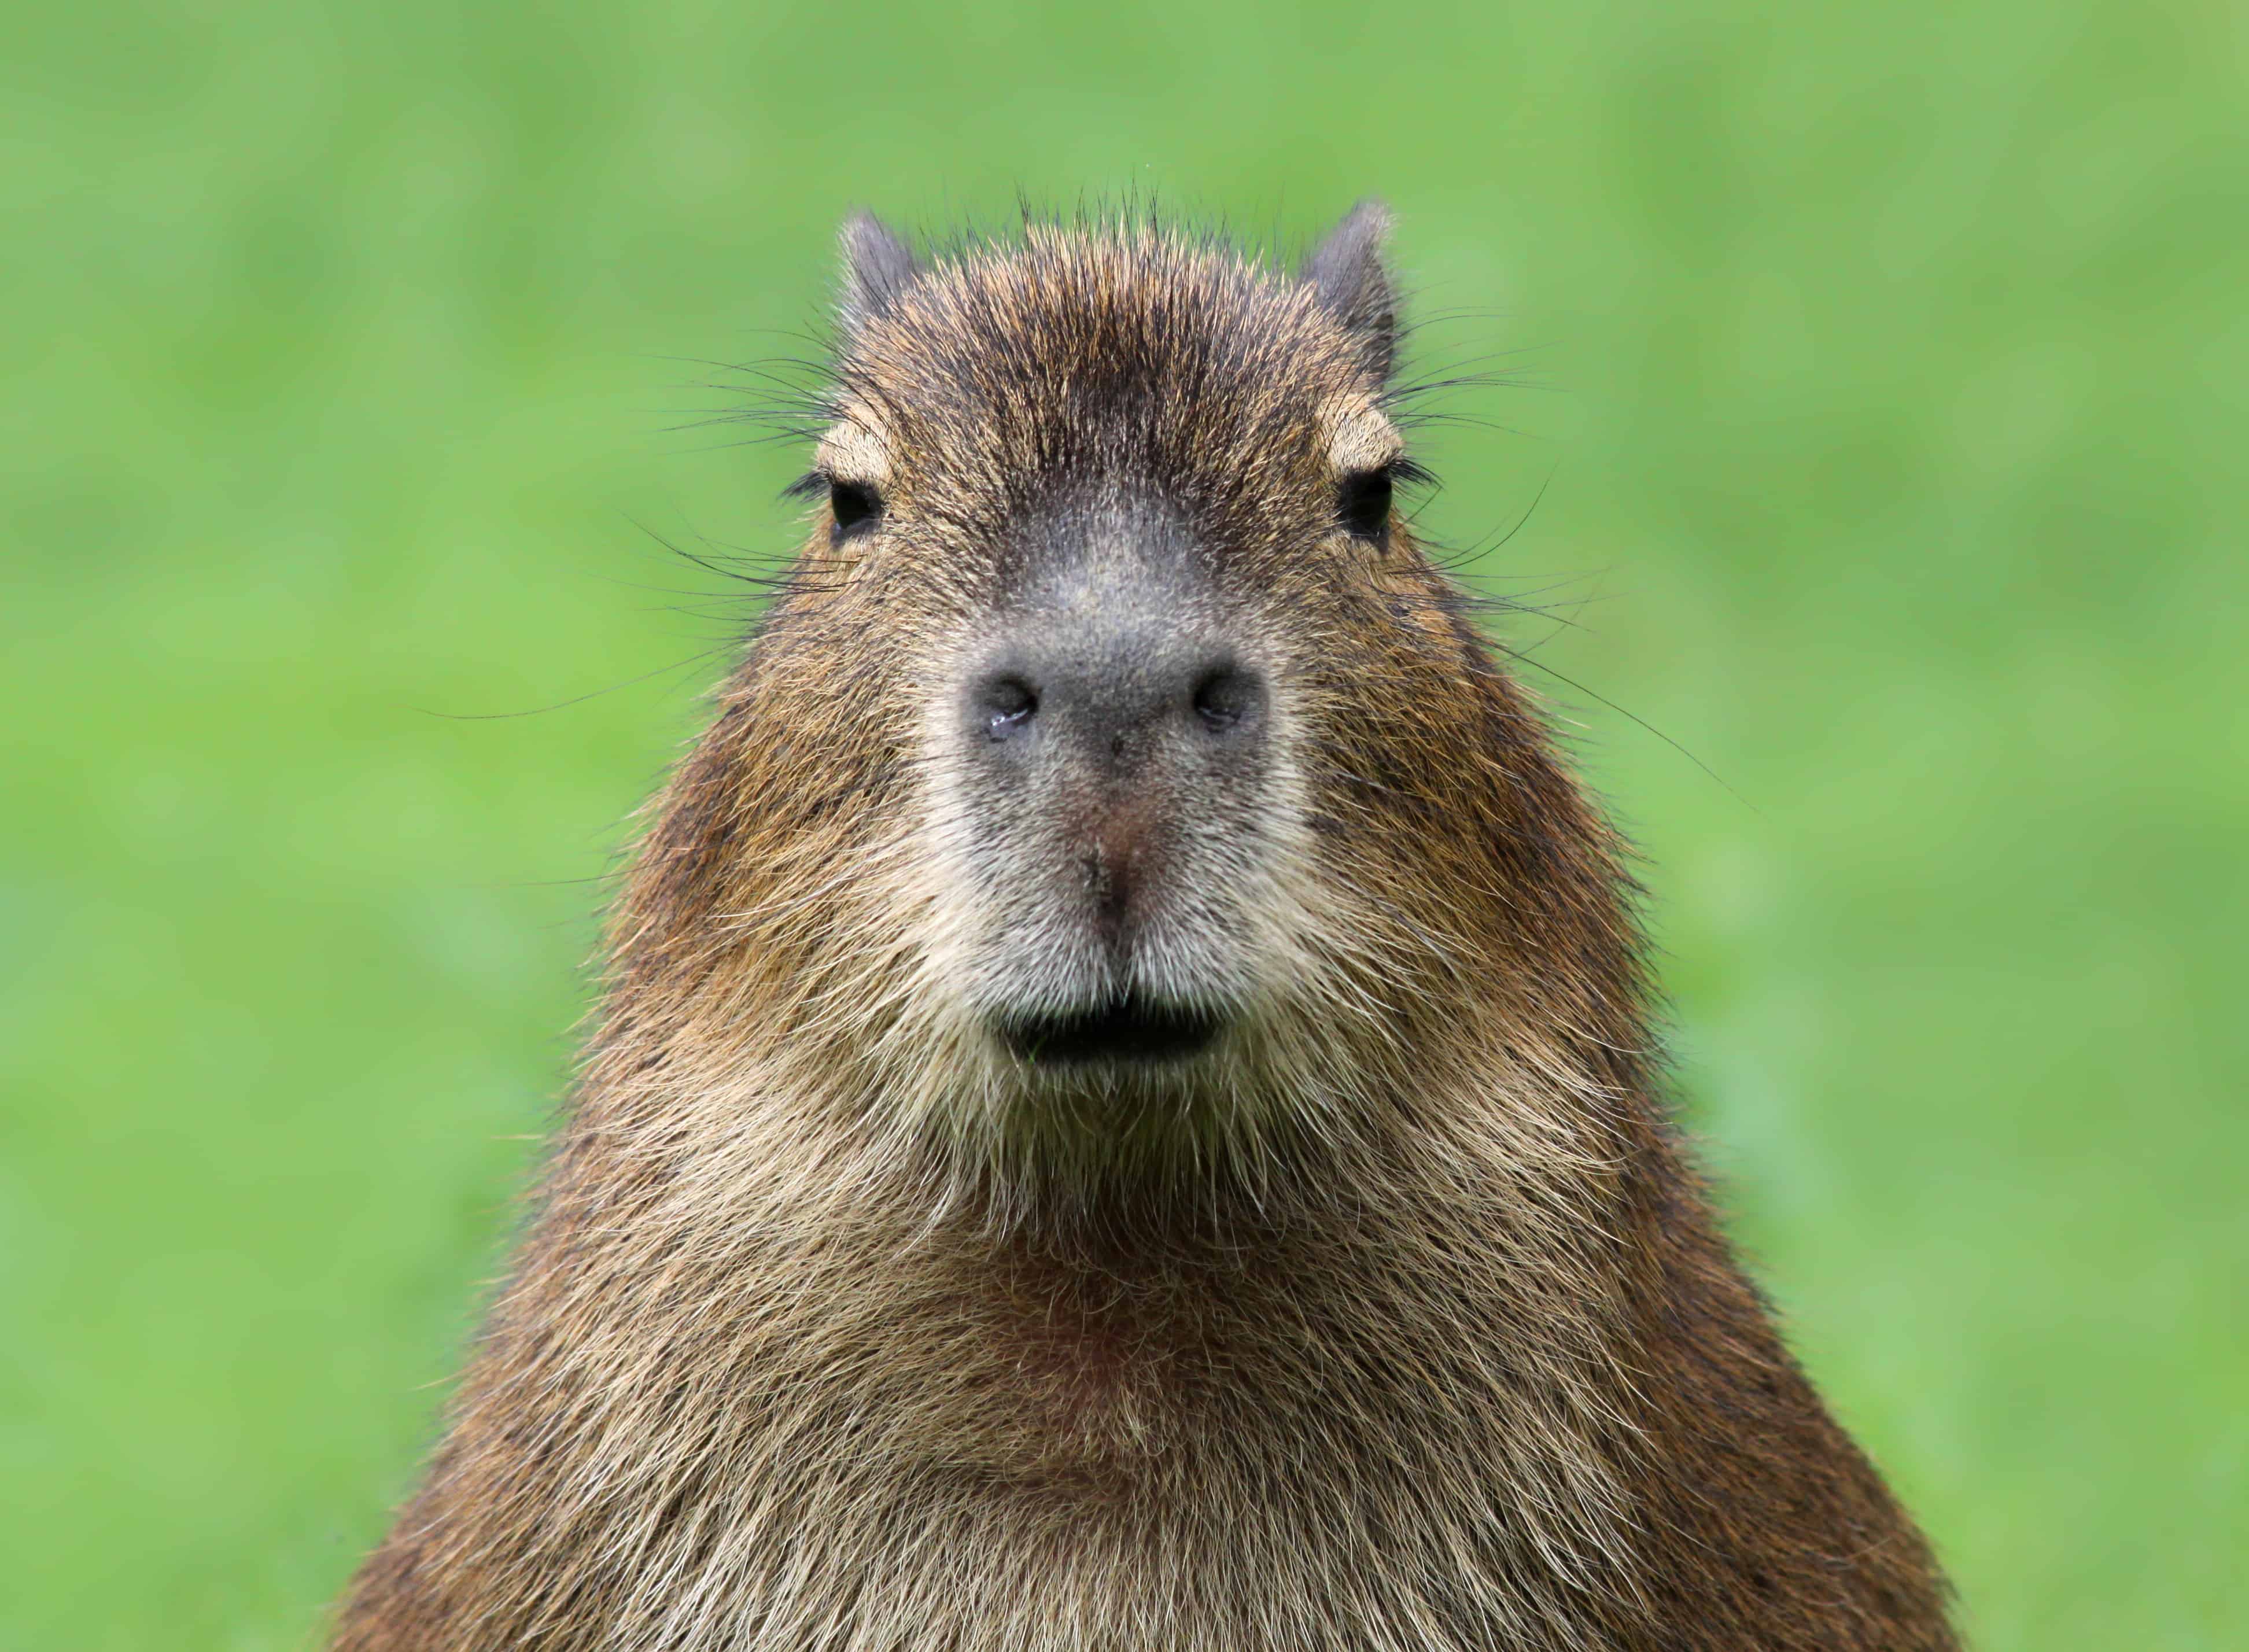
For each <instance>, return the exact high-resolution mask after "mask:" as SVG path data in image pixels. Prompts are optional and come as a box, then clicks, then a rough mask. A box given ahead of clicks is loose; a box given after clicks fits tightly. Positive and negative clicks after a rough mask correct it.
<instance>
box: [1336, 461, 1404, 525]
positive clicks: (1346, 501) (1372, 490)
mask: <svg viewBox="0 0 2249 1652" xmlns="http://www.w3.org/2000/svg"><path fill="white" fill-rule="evenodd" d="M1390 494H1391V480H1390V470H1389V467H1388V466H1387V465H1386V466H1384V467H1383V468H1382V469H1380V470H1379V471H1354V472H1351V474H1350V475H1349V476H1346V477H1345V478H1343V487H1342V490H1341V497H1340V500H1339V508H1340V511H1341V513H1342V516H1343V525H1344V527H1346V528H1348V529H1350V530H1351V534H1352V535H1353V536H1354V537H1355V538H1358V539H1363V540H1376V541H1378V542H1379V541H1380V540H1382V538H1383V537H1384V536H1385V535H1386V533H1387V532H1388V531H1389V527H1390Z"/></svg>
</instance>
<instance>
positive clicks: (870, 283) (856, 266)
mask: <svg viewBox="0 0 2249 1652" xmlns="http://www.w3.org/2000/svg"><path fill="white" fill-rule="evenodd" d="M836 238H837V240H838V242H839V243H840V244H841V245H842V247H843V293H842V296H841V298H840V299H838V300H837V304H836V312H837V320H840V321H841V322H842V323H843V331H844V332H845V333H846V334H856V333H857V332H858V331H859V330H860V329H861V328H862V327H865V326H866V325H867V323H868V322H870V321H871V320H875V319H876V318H877V317H878V316H880V315H882V314H883V313H884V312H885V311H887V310H888V309H889V308H890V307H891V305H893V304H895V303H897V302H898V294H899V293H903V292H904V291H905V290H906V288H908V287H909V286H912V285H913V282H914V279H915V278H916V277H918V276H919V275H920V274H921V265H920V264H919V263H918V261H917V260H916V259H915V258H914V251H913V248H912V247H911V245H910V244H908V243H907V242H906V240H905V238H904V237H903V236H901V235H899V234H898V233H897V231H893V230H892V229H891V227H890V226H889V225H888V224H884V222H883V221H882V220H881V219H880V218H878V217H876V216H875V215H874V214H873V213H871V212H854V213H853V214H852V215H851V216H850V217H848V218H846V219H844V220H843V233H842V234H841V235H839V236H838V237H836Z"/></svg>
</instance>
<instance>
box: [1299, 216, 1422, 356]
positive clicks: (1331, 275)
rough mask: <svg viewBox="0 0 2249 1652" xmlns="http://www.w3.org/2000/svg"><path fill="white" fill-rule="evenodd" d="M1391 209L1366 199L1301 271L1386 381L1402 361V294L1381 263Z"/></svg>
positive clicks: (1314, 251)
mask: <svg viewBox="0 0 2249 1652" xmlns="http://www.w3.org/2000/svg"><path fill="white" fill-rule="evenodd" d="M1389 238H1390V209H1389V208H1388V207H1386V206H1385V205H1383V204H1382V203H1381V202H1379V201H1373V200H1367V201H1361V202H1360V203H1358V205H1357V206H1355V207H1353V208H1351V210H1350V211H1349V212H1347V213H1345V215H1344V219H1343V222H1342V223H1340V224H1337V225H1336V226H1335V228H1334V229H1332V230H1330V231H1328V232H1327V236H1326V238H1325V239H1324V240H1322V241H1321V243H1320V244H1318V245H1317V246H1316V247H1314V248H1313V249H1312V250H1311V251H1310V252H1309V253H1307V254H1306V255H1305V257H1304V264H1303V269H1302V270H1300V271H1299V272H1298V274H1299V275H1300V276H1301V277H1302V278H1303V279H1304V280H1306V281H1308V282H1310V284H1311V286H1312V288H1313V290H1314V291H1315V292H1317V293H1318V294H1319V295H1320V302H1321V303H1323V304H1324V305H1326V306H1327V307H1328V308H1329V309H1330V310H1331V311H1333V312H1334V313H1335V314H1336V316H1337V318H1338V320H1341V321H1342V322H1343V324H1344V325H1345V327H1348V328H1350V329H1351V335H1352V337H1354V338H1355V339H1357V340H1358V347H1359V353H1360V354H1361V356H1362V357H1363V358H1364V359H1365V362H1366V368H1367V371H1368V372H1370V373H1372V375H1374V376H1375V377H1376V378H1378V379H1382V380H1387V379H1388V378H1389V376H1390V369H1391V368H1393V366H1395V365H1396V364H1397V360H1398V297H1397V293H1396V291H1395V289H1394V288H1393V286H1391V282H1390V271H1389V270H1388V268H1387V267H1386V265H1384V264H1383V262H1382V244H1383V243H1384V242H1385V241H1386V240H1388V239H1389Z"/></svg>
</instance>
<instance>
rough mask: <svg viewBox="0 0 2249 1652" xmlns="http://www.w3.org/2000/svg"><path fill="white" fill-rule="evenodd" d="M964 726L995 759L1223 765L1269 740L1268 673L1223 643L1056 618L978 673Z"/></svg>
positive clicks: (1102, 765) (1098, 765)
mask: <svg viewBox="0 0 2249 1652" xmlns="http://www.w3.org/2000/svg"><path fill="white" fill-rule="evenodd" d="M1265 723H1266V690H1265V681H1264V678H1263V677H1262V675H1261V674H1260V673H1259V672H1258V671H1255V669H1254V668H1252V667H1250V666H1248V665H1247V664H1244V663H1243V662H1242V661H1241V659H1239V658H1238V657H1236V656H1235V653H1234V651H1233V650H1230V649H1228V648H1227V647H1225V646H1224V645H1222V644H1213V643H1211V642H1209V641H1208V640H1207V639H1204V638H1200V637H1194V636H1192V635H1186V634H1182V633H1180V632H1176V631H1173V632H1168V633H1166V632H1164V631H1160V630H1156V629H1155V628H1152V627H1148V628H1135V629H1129V630H1103V629H1101V628H1097V627H1090V626H1076V627H1057V628H1055V629H1053V630H1049V631H1048V632H1047V634H1046V635H1045V636H1044V637H1040V638H1038V639H1037V640H1031V639H1028V638H1026V639H1024V640H1021V641H1018V642H1015V643H1014V644H1011V645H1008V646H1006V647H1003V648H1002V649H1001V650H999V652H998V653H997V654H996V655H995V656H994V658H993V660H992V662H991V663H990V664H987V667H986V668H985V669H984V670H983V671H980V672H979V673H977V674H976V675H975V676H974V677H973V678H972V680H971V682H970V684H969V687H968V694H967V716H966V724H967V726H966V729H965V730H964V731H963V732H964V733H965V734H966V737H967V739H968V740H969V741H970V742H971V743H972V745H973V746H974V747H978V748H980V750H982V751H983V752H984V753H985V754H987V756H988V757H989V758H990V759H991V760H992V761H998V762H1016V761H1030V760H1032V759H1033V757H1034V756H1035V754H1042V755H1051V756H1053V757H1056V758H1066V759H1068V760H1069V761H1071V762H1072V763H1073V765H1075V764H1084V765H1087V766H1088V767H1091V768H1093V769H1096V770H1097V771H1099V772H1100V773H1102V774H1104V775H1106V776H1109V777H1111V778H1124V777H1126V776H1129V775H1131V774H1138V773H1140V772H1142V771H1143V770H1145V768H1147V767H1149V766H1150V765H1152V764H1154V765H1159V766H1163V765H1166V761H1167V760H1169V759H1178V760H1181V761H1184V762H1185V763H1186V766H1188V767H1196V768H1199V767H1203V766H1204V765H1205V764H1206V763H1215V764H1218V765H1220V766H1221V767H1222V766H1224V764H1225V762H1226V761H1227V759H1228V756H1229V754H1241V753H1244V752H1247V751H1248V750H1250V749H1252V748H1254V747H1255V746H1256V745H1257V744H1258V743H1259V742H1260V741H1262V739H1263V737H1264V731H1265Z"/></svg>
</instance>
